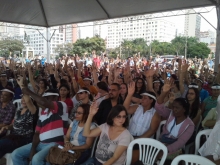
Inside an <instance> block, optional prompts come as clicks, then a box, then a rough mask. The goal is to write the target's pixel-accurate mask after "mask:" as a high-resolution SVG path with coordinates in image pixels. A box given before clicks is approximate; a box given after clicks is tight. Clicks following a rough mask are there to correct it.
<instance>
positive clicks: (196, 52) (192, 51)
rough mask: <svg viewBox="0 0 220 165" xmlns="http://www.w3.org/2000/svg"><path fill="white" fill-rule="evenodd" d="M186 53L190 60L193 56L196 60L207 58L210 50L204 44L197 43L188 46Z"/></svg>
mask: <svg viewBox="0 0 220 165" xmlns="http://www.w3.org/2000/svg"><path fill="white" fill-rule="evenodd" d="M188 52H189V55H190V57H191V58H192V57H195V56H197V58H207V57H208V55H209V54H210V52H211V50H210V49H209V48H208V45H207V44H206V43H203V42H199V43H195V44H193V45H192V46H190V47H189V48H188Z"/></svg>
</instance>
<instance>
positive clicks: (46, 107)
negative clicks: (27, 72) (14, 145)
mask: <svg viewBox="0 0 220 165" xmlns="http://www.w3.org/2000/svg"><path fill="white" fill-rule="evenodd" d="M17 82H18V84H19V86H20V87H21V88H22V92H23V94H27V95H29V96H30V97H32V98H33V99H34V100H35V101H36V102H37V103H38V105H40V107H41V108H40V109H39V119H38V122H37V126H36V132H35V134H34V137H33V142H32V143H30V144H27V145H25V146H22V147H20V148H18V149H16V150H14V151H13V153H12V160H13V164H15V165H16V164H17V165H18V164H19V165H20V164H22V165H25V164H27V165H28V158H29V161H31V164H32V165H44V164H45V158H46V156H47V154H48V152H49V150H50V148H51V147H52V146H55V145H58V144H60V145H63V144H64V135H65V134H66V132H67V129H68V109H67V105H66V104H65V103H64V102H61V101H60V102H58V96H59V93H58V91H57V90H56V89H49V90H47V91H45V93H44V94H43V95H42V97H41V96H39V95H37V94H35V93H33V92H32V91H31V90H29V89H28V88H27V87H24V84H23V78H22V77H19V78H18V80H17Z"/></svg>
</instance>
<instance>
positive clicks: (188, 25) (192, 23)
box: [184, 10, 201, 39]
mask: <svg viewBox="0 0 220 165" xmlns="http://www.w3.org/2000/svg"><path fill="white" fill-rule="evenodd" d="M200 26H201V17H200V16H199V15H198V14H195V12H194V10H188V11H187V15H186V16H185V26H184V35H185V36H187V37H196V38H198V39H199V38H200V37H199V36H200Z"/></svg>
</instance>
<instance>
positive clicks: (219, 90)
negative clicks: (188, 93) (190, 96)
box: [201, 84, 220, 118]
mask: <svg viewBox="0 0 220 165" xmlns="http://www.w3.org/2000/svg"><path fill="white" fill-rule="evenodd" d="M211 88H212V96H208V97H207V98H206V99H204V101H203V103H202V108H201V110H202V117H203V118H205V117H206V116H207V114H208V112H209V111H210V110H211V109H212V108H215V107H216V106H217V98H218V96H219V95H220V85H219V84H213V85H212V87H211Z"/></svg>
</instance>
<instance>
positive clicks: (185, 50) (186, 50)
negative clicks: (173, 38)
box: [185, 36, 187, 59]
mask: <svg viewBox="0 0 220 165" xmlns="http://www.w3.org/2000/svg"><path fill="white" fill-rule="evenodd" d="M186 56H187V36H186V43H185V59H186Z"/></svg>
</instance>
